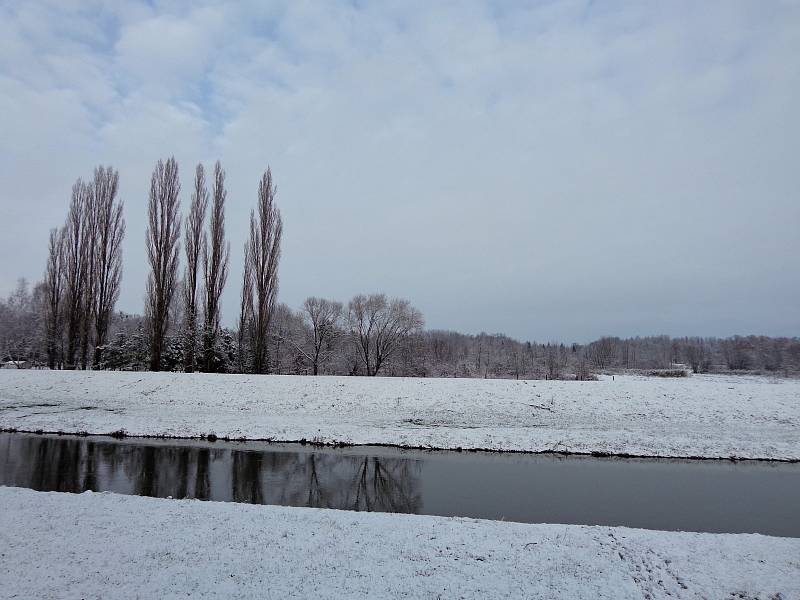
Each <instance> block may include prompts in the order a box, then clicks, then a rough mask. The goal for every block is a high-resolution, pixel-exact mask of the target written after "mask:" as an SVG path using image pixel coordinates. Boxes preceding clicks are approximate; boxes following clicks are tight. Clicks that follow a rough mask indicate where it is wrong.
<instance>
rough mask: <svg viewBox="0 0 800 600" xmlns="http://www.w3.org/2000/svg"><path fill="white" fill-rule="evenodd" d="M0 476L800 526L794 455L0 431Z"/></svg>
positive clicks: (14, 480)
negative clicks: (741, 457) (754, 458)
mask: <svg viewBox="0 0 800 600" xmlns="http://www.w3.org/2000/svg"><path fill="white" fill-rule="evenodd" d="M0 485H9V486H18V487H27V488H32V489H35V490H42V491H61V492H83V491H86V490H92V491H95V492H101V491H110V492H117V493H121V494H136V495H141V496H154V497H161V498H165V497H170V496H171V497H173V498H198V499H201V500H219V501H226V502H247V503H252V504H278V505H283V506H310V507H321V508H337V509H344V510H361V511H381V512H400V513H414V514H425V515H443V516H463V517H475V518H481V519H505V520H507V521H520V522H525V523H565V524H566V523H573V524H586V525H623V526H628V527H641V528H646V529H660V530H685V531H709V532H731V533H742V532H752V533H763V534H768V535H779V536H792V537H800V510H798V507H800V465H796V464H786V463H770V462H749V461H748V462H739V463H733V462H728V461H692V460H674V459H625V458H595V457H575V456H561V455H531V454H502V453H489V452H474V453H473V452H464V453H458V452H446V451H430V452H425V451H415V450H398V449H389V448H377V447H369V446H360V447H355V448H339V449H333V448H311V447H307V446H300V445H296V444H268V443H263V442H213V443H212V442H203V441H194V440H191V441H182V440H143V439H132V438H128V439H123V440H115V439H112V438H107V437H85V438H80V437H72V436H55V435H33V434H22V433H2V434H0Z"/></svg>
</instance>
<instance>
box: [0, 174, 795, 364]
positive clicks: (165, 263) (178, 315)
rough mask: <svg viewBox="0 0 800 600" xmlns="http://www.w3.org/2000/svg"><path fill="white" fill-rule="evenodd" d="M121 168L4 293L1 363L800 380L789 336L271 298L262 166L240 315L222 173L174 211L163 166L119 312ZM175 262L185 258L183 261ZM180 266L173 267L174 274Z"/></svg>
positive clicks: (94, 188) (274, 248)
mask: <svg viewBox="0 0 800 600" xmlns="http://www.w3.org/2000/svg"><path fill="white" fill-rule="evenodd" d="M118 183H119V173H118V172H117V171H116V170H114V169H113V168H111V167H98V168H96V169H95V171H94V176H93V178H92V179H91V180H90V181H86V182H84V181H83V180H81V179H78V180H77V181H76V183H75V184H74V185H73V187H72V195H71V199H70V202H69V209H68V211H67V217H66V220H65V223H64V226H63V227H62V228H60V229H53V230H51V232H50V236H49V246H48V258H47V264H46V265H45V266H44V277H43V279H42V281H40V282H38V283H36V284H35V285H33V286H30V285H29V284H28V282H27V281H26V280H24V279H21V280H20V281H19V284H18V286H17V289H16V290H15V291H14V292H13V293H12V294H11V295H10V296H9V297H8V298H7V299H0V362H2V363H3V365H4V366H6V367H11V368H15V367H19V368H24V367H49V368H52V369H115V370H152V371H160V370H168V371H187V372H192V371H203V372H214V373H276V374H303V375H318V374H328V375H387V376H411V377H480V378H516V379H578V380H588V379H593V378H594V377H595V373H597V372H603V371H620V370H632V371H641V370H644V371H655V372H658V374H666V373H667V372H668V371H670V370H674V372H676V373H679V372H680V371H681V369H686V370H687V371H688V370H691V371H693V372H695V373H706V372H734V373H745V372H747V373H753V372H761V373H771V374H776V375H782V376H797V375H800V338H796V337H795V338H770V337H764V336H746V337H742V336H734V337H731V338H726V339H719V338H699V337H695V338H670V337H668V336H652V337H637V338H628V339H620V338H616V337H603V338H600V339H598V340H596V341H594V342H591V343H589V344H569V345H565V344H561V343H553V342H551V343H544V344H543V343H536V342H520V341H518V340H515V339H512V338H509V337H507V336H505V335H502V334H487V333H481V334H478V335H467V334H462V333H457V332H453V331H439V330H426V329H424V318H423V315H422V313H421V312H420V311H419V310H418V309H416V308H415V307H414V306H412V305H411V303H410V302H408V301H407V300H404V299H400V298H388V297H387V296H386V295H384V294H379V293H376V294H359V295H357V296H355V297H353V298H352V299H350V300H349V301H347V302H339V301H336V300H332V299H325V298H316V297H310V298H307V299H306V300H305V302H304V303H303V305H302V306H301V307H299V308H297V309H292V308H291V307H289V306H287V305H285V304H281V303H278V301H277V296H278V265H279V262H280V253H281V250H280V248H281V238H282V233H283V222H282V219H281V214H280V211H279V209H278V207H277V205H276V202H275V200H276V191H275V190H276V188H275V185H274V183H273V180H272V173H271V172H270V170H269V169H267V171H266V172H265V173H264V174H263V175H262V177H261V180H260V182H259V185H258V190H257V200H256V204H255V207H254V209H253V210H252V211H251V214H250V235H249V239H248V241H247V242H246V244H245V246H244V249H243V252H242V260H243V276H242V280H241V282H240V284H239V285H240V302H239V307H238V308H239V310H238V315H239V316H238V319H237V323H236V326H235V327H233V328H227V327H223V326H222V324H221V322H220V308H221V307H220V298H221V295H222V291H223V289H224V287H225V285H226V283H227V274H228V266H229V262H230V254H231V252H230V244H229V242H227V240H226V237H225V201H226V198H227V191H226V184H225V171H224V170H223V169H222V167H221V165H220V163H219V162H217V163H216V165H215V167H214V173H213V177H212V181H211V183H210V189H209V184H208V183H207V181H206V174H205V170H204V167H203V165H202V164H200V165H198V166H197V167H196V169H195V172H194V178H193V182H192V188H191V197H190V202H189V209H188V211H187V213H186V215H185V216H183V215H181V212H180V199H179V197H180V190H181V184H180V179H179V176H178V164H177V162H176V161H175V159H174V158H170V159H168V160H166V161H159V162H158V163H157V164H156V166H155V168H154V170H153V174H152V178H151V183H150V193H149V202H148V227H147V235H146V249H147V256H148V261H149V265H150V273H149V275H148V279H147V288H146V289H147V292H146V300H145V306H144V310H143V315H130V314H124V313H121V312H118V311H116V310H115V304H116V301H117V298H118V296H119V287H120V283H121V278H122V240H123V238H124V235H125V221H124V217H123V206H122V202H121V201H120V200H119V198H118V197H117V189H118ZM181 257H183V260H181ZM181 264H183V268H182V270H181Z"/></svg>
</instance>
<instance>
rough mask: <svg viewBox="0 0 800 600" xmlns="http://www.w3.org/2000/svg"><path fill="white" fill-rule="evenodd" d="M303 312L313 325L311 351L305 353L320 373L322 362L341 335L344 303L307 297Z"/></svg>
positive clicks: (315, 371)
mask: <svg viewBox="0 0 800 600" xmlns="http://www.w3.org/2000/svg"><path fill="white" fill-rule="evenodd" d="M303 314H304V316H305V318H306V319H307V320H308V324H309V325H310V327H311V336H312V337H311V340H310V341H311V351H310V352H308V353H305V352H304V354H306V356H308V358H309V361H310V362H311V368H312V372H313V373H314V375H317V374H319V367H320V363H321V362H323V361H324V358H325V357H326V355H328V354H330V353H331V352H332V350H333V344H334V341H335V339H336V337H337V336H338V335H339V332H340V330H339V322H340V321H341V318H342V303H341V302H335V301H333V300H326V299H325V298H316V297H313V296H312V297H311V298H306V301H305V302H304V303H303Z"/></svg>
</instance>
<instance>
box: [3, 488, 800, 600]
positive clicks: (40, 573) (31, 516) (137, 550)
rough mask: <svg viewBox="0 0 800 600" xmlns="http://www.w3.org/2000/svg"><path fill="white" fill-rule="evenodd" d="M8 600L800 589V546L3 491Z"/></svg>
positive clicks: (741, 538) (684, 594) (753, 594)
mask: <svg viewBox="0 0 800 600" xmlns="http://www.w3.org/2000/svg"><path fill="white" fill-rule="evenodd" d="M0 504H2V506H3V507H4V510H3V511H0V548H2V558H0V562H2V568H1V569H0V589H2V590H3V594H4V595H7V596H9V597H27V598H33V597H39V598H42V597H64V596H69V597H83V598H98V597H135V596H138V597H151V598H153V597H162V598H164V597H177V596H181V597H185V596H186V595H187V594H190V595H192V596H196V597H206V596H208V597H211V596H214V597H218V596H228V597H232V596H235V597H238V598H263V597H267V598H287V597H315V598H343V597H348V598H351V597H358V598H360V597H384V598H391V597H415V598H416V597H419V598H435V597H446V598H458V597H465V598H504V597H529V598H530V597H539V598H552V597H560V598H572V599H578V598H586V599H590V598H591V599H598V598H614V599H626V598H631V599H634V598H635V599H640V598H646V597H650V598H652V599H658V598H672V599H675V598H699V597H709V598H728V597H737V598H751V599H755V598H759V599H761V598H763V599H764V600H766V599H767V598H794V597H797V596H798V595H800V563H798V560H797V557H798V556H800V540H797V539H790V538H774V537H766V536H761V535H742V534H738V535H728V534H699V533H674V532H658V531H644V530H638V529H626V528H619V527H585V526H576V525H525V524H519V523H505V522H494V521H480V520H472V519H453V518H441V517H421V516H408V515H393V514H377V513H353V512H343V511H335V510H326V509H306V508H283V507H275V506H251V505H241V504H228V503H219V502H199V501H192V500H161V499H153V498H142V497H134V496H120V495H115V494H94V493H85V494H79V495H77V494H65V493H44V492H34V491H30V490H24V489H18V488H2V487H0Z"/></svg>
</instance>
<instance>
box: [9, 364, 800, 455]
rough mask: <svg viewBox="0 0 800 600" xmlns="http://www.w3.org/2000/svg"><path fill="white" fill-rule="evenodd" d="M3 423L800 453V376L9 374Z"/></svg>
mask: <svg viewBox="0 0 800 600" xmlns="http://www.w3.org/2000/svg"><path fill="white" fill-rule="evenodd" d="M0 428H6V429H18V430H24V431H39V430H41V431H45V432H48V431H49V432H58V431H62V432H65V433H79V432H86V433H91V434H105V433H110V432H115V431H124V432H125V433H127V434H128V435H138V436H166V437H201V436H205V435H208V434H213V435H215V436H217V437H219V438H226V437H227V438H230V439H262V440H264V439H267V440H274V441H300V440H306V441H309V442H317V443H328V444H337V443H343V444H374V445H381V444H383V445H396V446H400V447H423V448H429V447H430V448H449V449H458V448H462V449H486V450H505V451H524V452H547V451H561V452H572V453H599V454H615V455H634V456H660V457H702V458H731V457H733V458H749V459H769V460H800V435H798V432H800V381H797V380H770V379H766V378H760V377H730V376H693V377H688V378H678V379H662V378H646V377H634V376H617V377H615V378H614V379H613V380H612V379H611V378H608V377H606V378H603V379H602V380H601V381H593V382H592V381H590V382H577V381H513V380H511V381H509V380H482V379H477V380H476V379H411V378H381V377H377V378H374V377H373V378H367V377H298V376H264V375H261V376H257V375H213V374H212V375H210V374H199V373H195V374H185V373H131V372H103V371H99V372H91V371H89V372H81V371H22V370H20V371H14V370H6V371H3V372H0Z"/></svg>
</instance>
